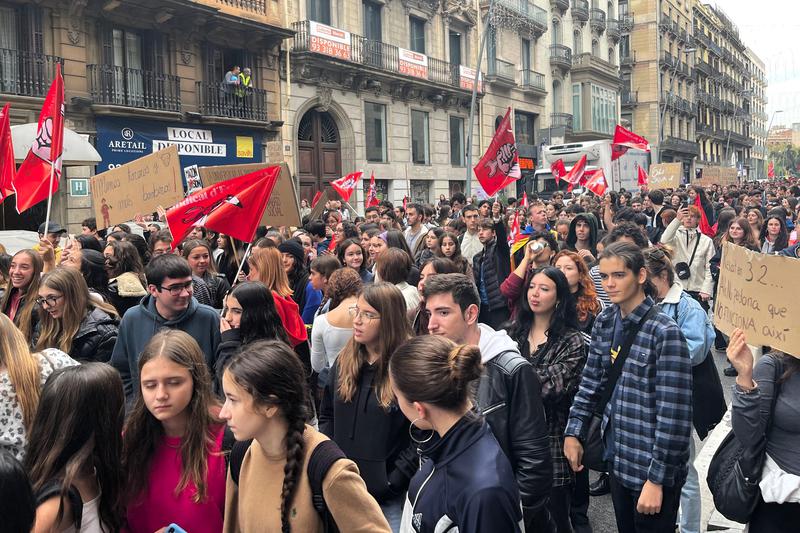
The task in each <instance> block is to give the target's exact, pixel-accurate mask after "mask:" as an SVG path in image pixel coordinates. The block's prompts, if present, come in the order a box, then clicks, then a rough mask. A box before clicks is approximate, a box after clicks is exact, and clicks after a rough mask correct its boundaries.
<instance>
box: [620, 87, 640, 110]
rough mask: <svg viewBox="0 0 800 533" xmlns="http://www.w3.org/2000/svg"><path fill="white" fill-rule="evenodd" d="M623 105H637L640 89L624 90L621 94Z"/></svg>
mask: <svg viewBox="0 0 800 533" xmlns="http://www.w3.org/2000/svg"><path fill="white" fill-rule="evenodd" d="M620 96H621V98H622V105H623V106H629V107H632V106H635V105H636V104H638V103H639V91H626V90H623V91H622V93H621V94H620Z"/></svg>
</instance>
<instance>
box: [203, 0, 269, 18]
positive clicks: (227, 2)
mask: <svg viewBox="0 0 800 533" xmlns="http://www.w3.org/2000/svg"><path fill="white" fill-rule="evenodd" d="M199 3H201V4H211V5H218V6H224V7H229V8H233V9H236V10H239V11H245V12H247V13H253V14H256V15H266V14H267V0H206V1H201V2H199Z"/></svg>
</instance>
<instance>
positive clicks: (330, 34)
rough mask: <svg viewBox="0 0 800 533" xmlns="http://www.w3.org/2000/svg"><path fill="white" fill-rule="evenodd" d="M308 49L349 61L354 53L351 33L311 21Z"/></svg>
mask: <svg viewBox="0 0 800 533" xmlns="http://www.w3.org/2000/svg"><path fill="white" fill-rule="evenodd" d="M308 48H309V50H311V51H312V52H317V53H319V54H324V55H326V56H331V57H336V58H338V59H345V60H347V61H349V60H350V58H351V52H352V48H351V46H350V32H349V31H344V30H340V29H338V28H332V27H331V26H326V25H325V24H320V23H319V22H314V21H311V22H309V44H308Z"/></svg>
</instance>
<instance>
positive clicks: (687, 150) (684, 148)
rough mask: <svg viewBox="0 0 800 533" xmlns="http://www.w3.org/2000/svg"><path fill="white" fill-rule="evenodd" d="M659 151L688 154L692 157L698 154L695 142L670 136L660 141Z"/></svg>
mask: <svg viewBox="0 0 800 533" xmlns="http://www.w3.org/2000/svg"><path fill="white" fill-rule="evenodd" d="M661 151H662V152H676V153H680V154H689V155H693V156H696V155H697V154H698V153H700V150H699V147H698V146H697V143H696V142H693V141H687V140H686V139H681V138H679V137H672V136H669V137H665V138H664V140H663V141H661Z"/></svg>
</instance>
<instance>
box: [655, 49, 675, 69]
mask: <svg viewBox="0 0 800 533" xmlns="http://www.w3.org/2000/svg"><path fill="white" fill-rule="evenodd" d="M658 63H659V64H660V65H661V66H662V67H667V68H675V66H676V65H677V60H676V59H675V58H674V57H672V54H670V53H669V52H666V51H665V52H662V53H661V59H660V60H659V62H658Z"/></svg>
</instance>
